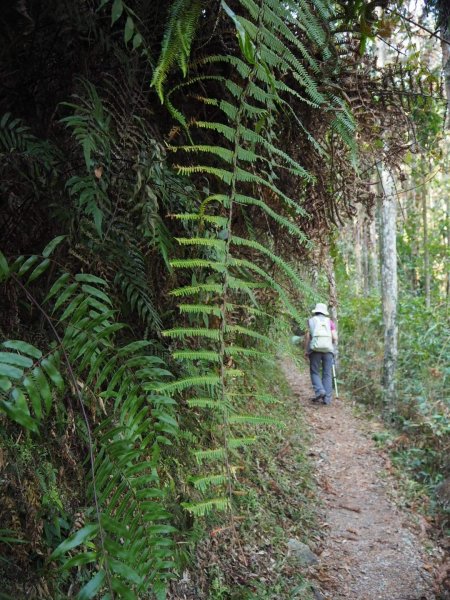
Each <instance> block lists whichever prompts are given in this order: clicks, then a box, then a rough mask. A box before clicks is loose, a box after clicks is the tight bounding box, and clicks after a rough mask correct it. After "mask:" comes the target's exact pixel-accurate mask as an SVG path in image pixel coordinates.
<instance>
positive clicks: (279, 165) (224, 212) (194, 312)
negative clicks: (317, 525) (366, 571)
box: [153, 0, 354, 516]
mask: <svg viewBox="0 0 450 600" xmlns="http://www.w3.org/2000/svg"><path fill="white" fill-rule="evenodd" d="M186 8H191V5H190V3H186V2H184V3H182V2H181V3H180V2H176V3H174V5H173V11H175V10H176V11H181V10H184V9H186ZM222 8H223V10H224V12H225V14H226V16H227V17H228V18H230V20H231V24H232V26H234V27H235V29H236V34H237V38H238V41H239V49H240V52H241V55H234V54H231V53H229V54H223V55H212V56H208V55H207V56H205V57H202V58H200V59H199V60H198V61H197V63H196V65H195V66H196V69H197V72H198V73H199V75H198V76H194V77H192V78H191V79H190V80H187V81H186V82H185V83H184V84H182V87H183V89H184V90H186V89H191V90H193V91H192V93H193V94H195V91H196V89H197V86H198V85H199V84H200V85H201V84H204V85H207V83H208V82H210V81H211V82H214V83H215V84H216V85H219V88H218V89H219V93H218V94H217V96H215V95H214V94H213V93H210V94H209V95H206V94H204V93H203V92H202V93H201V96H200V97H199V98H198V99H199V100H200V102H201V103H203V104H204V105H205V109H204V110H206V111H207V110H208V108H209V107H212V108H215V109H216V115H217V114H218V113H219V114H220V113H221V116H220V119H218V118H217V116H216V118H215V120H207V119H206V118H203V119H202V120H196V119H194V120H193V122H192V125H190V126H189V127H188V135H189V139H190V141H191V143H189V144H188V145H187V144H185V145H179V146H174V147H171V150H172V152H176V154H177V156H178V155H181V158H182V160H183V161H188V164H178V165H177V168H178V171H179V173H180V174H182V175H188V176H190V177H192V178H194V179H197V178H202V180H207V181H208V185H207V186H206V190H205V198H204V199H203V201H202V202H201V204H200V206H199V208H198V212H197V213H196V212H193V211H191V212H189V213H186V214H183V213H178V214H177V215H176V218H177V219H178V220H179V221H182V222H187V223H189V222H193V223H196V222H197V223H198V227H197V228H195V229H194V232H193V234H192V235H191V236H185V237H181V236H180V237H177V239H176V241H177V242H178V244H179V246H180V250H182V251H183V252H185V253H187V257H184V256H183V257H182V258H179V257H177V258H175V259H172V260H171V262H170V264H171V266H172V268H174V269H175V270H176V271H178V272H180V273H181V274H182V276H183V280H184V281H185V282H186V283H187V284H186V285H184V286H183V287H179V288H176V289H174V290H173V291H172V292H171V293H172V295H173V296H175V297H182V298H186V299H191V302H192V303H191V304H188V303H187V302H183V303H182V304H180V307H179V308H180V313H181V315H182V318H184V319H186V320H188V322H185V323H184V324H183V325H182V326H179V327H176V328H172V329H167V330H166V331H164V332H163V335H164V336H166V337H168V338H171V339H172V340H173V342H174V345H175V352H174V357H175V358H176V359H177V360H179V361H181V362H182V363H184V366H185V371H186V372H187V373H188V376H186V375H185V374H183V375H182V376H181V377H180V378H179V379H178V380H177V381H175V382H170V383H168V384H166V385H165V386H163V388H161V389H164V390H165V391H166V392H169V393H174V392H178V393H182V394H183V398H184V399H185V400H186V402H187V404H188V405H189V406H190V407H191V408H193V409H196V410H203V411H205V418H204V419H203V420H204V421H205V420H207V419H208V420H209V421H206V422H209V423H210V428H211V430H212V435H213V440H214V441H213V442H212V443H211V444H207V446H208V447H206V448H205V449H201V450H200V449H196V450H195V452H194V454H195V458H196V460H197V463H198V466H199V472H198V474H195V475H194V476H193V477H192V478H191V483H192V484H193V486H194V488H196V490H197V491H199V492H201V493H202V495H201V498H199V497H198V493H196V491H195V490H193V493H192V495H193V501H189V502H186V503H185V504H184V505H183V506H184V507H185V508H186V509H187V510H188V511H190V512H192V513H193V514H194V515H196V516H200V515H204V514H207V513H208V512H209V511H211V510H212V509H214V508H215V509H231V508H232V505H233V497H232V493H233V491H232V490H233V488H234V486H235V479H236V478H235V476H234V473H235V472H237V470H238V468H239V462H240V457H241V455H242V453H243V452H244V451H246V448H247V447H248V446H250V445H251V444H253V443H254V442H255V440H256V438H255V437H254V436H248V435H246V434H243V433H242V431H241V430H243V429H244V430H245V429H246V428H248V427H253V428H254V427H255V426H256V427H261V426H264V425H274V424H275V423H274V422H273V421H272V420H270V419H268V418H267V417H263V416H257V415H253V414H251V415H249V414H248V410H246V408H245V396H246V393H247V394H248V393H249V392H245V391H244V398H240V399H239V401H237V397H236V396H235V394H236V391H237V389H238V388H239V386H240V385H241V382H242V381H245V378H246V377H248V368H249V367H250V365H251V362H250V361H251V357H252V356H253V357H262V358H265V359H268V360H270V356H271V354H270V353H271V351H273V346H274V343H273V340H272V338H271V336H270V329H271V324H272V319H273V317H274V316H275V315H276V314H277V311H280V309H281V310H283V311H285V314H287V315H291V316H292V317H293V318H294V319H295V320H296V321H297V322H298V323H301V322H302V321H303V317H302V315H301V314H300V312H299V311H298V309H297V308H296V307H295V305H294V303H293V301H292V298H291V296H290V293H289V291H288V289H287V288H291V289H295V290H296V291H297V292H300V293H301V291H302V290H307V288H308V286H307V284H306V283H305V282H304V281H303V279H302V278H301V277H299V275H298V274H297V272H296V269H295V268H293V267H292V265H290V264H289V263H288V262H287V261H286V260H284V259H283V258H282V257H281V256H280V255H279V254H278V253H277V252H276V251H274V244H273V242H272V241H271V240H270V238H268V237H263V238H262V239H258V240H256V239H253V238H252V235H251V227H250V229H249V233H250V235H249V236H248V237H245V234H244V235H240V232H239V234H238V233H236V234H235V233H234V230H233V226H234V222H233V220H234V217H235V215H236V213H237V211H239V210H242V211H243V212H244V214H245V211H249V210H251V211H252V214H253V216H254V218H260V216H261V217H262V218H263V219H266V218H269V219H272V220H273V222H274V223H275V224H277V225H279V226H281V227H282V228H284V229H285V230H286V231H287V232H288V233H289V234H290V235H292V236H293V238H294V239H296V241H297V243H299V244H307V240H306V236H305V235H304V233H303V232H302V230H301V228H300V227H299V226H298V225H297V222H296V220H297V219H298V218H299V217H303V216H304V215H305V211H304V209H303V208H302V206H301V204H300V202H299V201H298V200H296V199H294V198H292V197H291V196H290V193H288V192H286V186H284V185H283V176H285V175H287V176H289V177H293V178H294V180H298V181H299V183H300V185H308V184H309V183H311V182H313V180H314V178H313V177H312V176H311V174H310V173H308V172H307V170H305V169H304V168H303V166H302V165H300V164H299V162H298V161H296V160H294V159H293V158H292V157H291V156H289V155H288V154H287V153H285V152H284V151H283V149H282V147H280V145H278V144H277V143H276V141H275V139H274V136H273V135H272V133H271V132H272V125H273V124H274V123H275V119H276V118H277V117H278V116H279V115H280V114H281V113H282V111H284V110H287V108H286V107H287V106H288V105H289V98H295V99H298V98H299V97H301V98H302V99H303V98H306V99H305V101H306V102H307V103H308V105H313V106H317V107H319V106H320V107H321V108H322V109H323V110H325V109H326V110H327V111H330V112H332V113H333V114H334V121H333V122H332V123H331V127H332V128H333V129H336V130H338V131H339V132H340V133H341V135H342V138H343V139H344V141H346V142H347V143H348V144H349V145H350V146H352V147H353V139H352V131H353V129H354V125H353V122H352V119H351V117H350V115H349V113H348V111H347V109H346V107H345V105H344V103H343V101H342V100H341V99H339V98H337V97H335V96H331V95H330V96H328V95H326V94H324V93H322V92H320V91H319V84H318V74H319V72H320V68H319V66H318V61H317V57H316V56H313V54H312V53H311V52H310V51H308V50H307V48H306V47H305V45H304V44H303V43H302V42H301V41H299V40H298V38H297V36H296V35H295V34H294V33H293V31H294V30H295V29H296V28H300V29H301V31H302V32H304V34H305V36H306V38H307V39H308V40H309V41H310V42H311V44H313V45H315V46H316V47H317V48H318V52H319V54H321V56H322V57H323V58H324V59H326V58H329V57H330V56H331V51H330V48H329V46H328V36H327V33H326V29H325V28H326V25H325V23H324V22H323V21H322V20H321V19H322V18H323V15H322V17H320V18H319V17H318V16H317V14H316V11H315V9H316V6H315V4H314V3H312V5H310V4H308V3H306V2H290V3H279V2H275V1H273V0H264V1H262V2H260V3H256V2H253V0H242V1H241V2H239V3H238V4H237V8H235V10H232V9H231V7H230V6H229V5H228V4H227V3H225V2H222ZM320 8H321V10H322V12H323V10H325V9H324V5H323V4H322V3H320ZM325 12H327V11H325ZM240 13H242V14H240ZM329 14H331V13H328V12H327V16H329ZM244 15H245V16H244ZM177 18H179V17H178V16H177V15H176V13H175V12H172V13H171V17H170V20H169V25H168V27H167V29H166V34H165V38H164V42H163V50H162V53H161V57H160V59H159V63H158V67H157V69H156V70H155V74H154V79H153V84H154V85H155V86H157V89H158V92H159V93H160V96H161V98H162V97H163V94H162V84H163V82H164V79H165V77H166V74H167V72H168V70H169V68H170V66H171V65H172V64H173V63H174V62H175V61H176V60H178V58H179V57H180V56H181V55H180V52H184V51H185V50H184V47H182V46H181V50H180V46H179V47H178V48H177V47H176V45H175V41H176V36H175V33H174V32H175V25H176V19H177ZM189 45H190V38H189V41H188V44H186V46H189ZM183 56H184V55H183ZM177 57H178V58H177ZM180 60H181V59H180ZM305 61H306V62H307V63H308V64H309V69H307V68H305V65H304V63H305ZM202 69H204V70H205V73H206V72H207V73H208V74H205V75H204V76H203V75H202ZM206 70H208V71H206ZM222 72H226V73H227V76H223V75H222ZM216 73H218V74H216ZM286 73H289V75H290V77H291V78H293V80H294V82H295V83H294V84H293V85H291V86H290V85H288V84H287V83H286V82H285V81H284V79H285V75H286ZM180 88H181V86H179V87H178V89H180ZM299 89H301V94H300V93H299V92H298V90H299ZM176 90H177V88H175V89H174V90H171V91H170V92H168V93H167V94H166V99H167V98H169V97H171V98H172V95H173V94H176ZM213 90H214V87H212V86H211V91H213ZM216 93H217V92H216ZM171 102H172V100H171ZM169 109H171V113H172V115H173V116H175V118H177V116H178V117H179V118H178V120H179V121H180V123H181V124H182V125H183V126H185V127H187V124H188V119H187V116H186V115H183V114H182V111H179V110H178V109H175V108H174V105H173V104H172V105H171V106H169ZM202 131H206V132H207V133H208V134H210V135H211V136H212V139H213V140H214V141H213V142H212V143H202V142H201V141H200V142H197V141H196V138H197V137H198V136H199V135H200V134H201V133H202ZM292 187H293V186H292V185H291V188H292ZM270 197H273V198H275V199H276V201H277V208H276V209H274V208H272V206H271V205H270V204H269V201H268V198H270ZM218 229H219V231H218ZM183 274H184V275H183ZM270 302H272V307H270V308H268V309H267V310H264V309H265V305H266V304H270ZM179 345H182V346H181V347H180V348H179V347H178V346H179ZM186 345H188V347H187V348H186ZM244 390H245V387H244ZM205 392H206V393H205ZM241 410H242V412H241ZM207 465H208V466H210V468H211V469H212V471H211V472H207V473H205V472H204V470H203V469H204V468H205V467H206V466H207Z"/></svg>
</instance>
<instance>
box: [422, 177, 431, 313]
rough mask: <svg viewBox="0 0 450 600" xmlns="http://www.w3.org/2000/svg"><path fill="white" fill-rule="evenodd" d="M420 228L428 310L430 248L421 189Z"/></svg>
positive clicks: (425, 207)
mask: <svg viewBox="0 0 450 600" xmlns="http://www.w3.org/2000/svg"><path fill="white" fill-rule="evenodd" d="M421 203H422V227H423V280H424V286H425V306H426V307H427V308H430V305H431V298H430V248H429V246H428V214H427V189H426V187H425V186H423V187H422V191H421Z"/></svg>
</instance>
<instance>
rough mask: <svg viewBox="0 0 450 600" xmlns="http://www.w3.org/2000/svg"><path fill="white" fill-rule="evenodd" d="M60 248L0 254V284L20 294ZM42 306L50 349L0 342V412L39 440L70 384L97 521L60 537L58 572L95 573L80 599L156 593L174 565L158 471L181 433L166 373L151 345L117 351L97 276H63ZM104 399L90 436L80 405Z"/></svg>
mask: <svg viewBox="0 0 450 600" xmlns="http://www.w3.org/2000/svg"><path fill="white" fill-rule="evenodd" d="M61 241H62V238H57V239H56V240H53V241H52V242H51V243H50V244H49V245H48V246H47V247H46V249H45V250H44V253H43V255H42V256H40V257H39V256H32V257H28V258H27V259H25V258H24V257H19V258H18V259H16V260H15V261H14V262H13V263H11V264H10V263H9V262H8V260H7V259H6V258H5V257H4V256H3V255H2V254H0V276H1V278H2V279H3V280H5V279H8V278H9V279H10V280H11V281H12V283H13V284H14V283H15V284H16V285H19V286H20V287H21V288H22V289H23V290H25V291H26V289H27V288H26V285H27V284H26V283H22V280H24V281H26V280H28V281H31V280H33V279H35V278H37V277H38V276H39V275H41V274H42V273H43V272H44V271H45V269H46V268H47V266H48V262H49V256H50V255H51V253H52V252H53V250H54V248H56V246H57V244H58V242H61ZM29 298H30V299H31V301H32V302H33V298H32V296H30V295H29ZM35 304H36V306H37V307H40V305H39V304H37V303H35ZM45 306H48V309H43V308H40V310H42V311H43V313H42V314H43V316H44V318H45V319H47V321H48V322H49V323H52V325H51V327H52V330H53V333H54V335H55V338H56V340H55V345H56V349H54V348H51V349H50V351H46V352H43V351H42V350H40V349H38V348H36V347H35V346H33V345H31V344H28V343H25V342H23V341H17V340H8V341H6V342H3V344H2V351H1V352H0V410H2V411H3V412H4V413H5V414H6V415H7V416H9V417H10V418H11V419H12V420H14V421H15V422H17V423H18V424H19V425H21V426H23V427H25V428H26V429H28V430H29V431H30V432H32V433H35V434H39V429H40V424H41V422H42V421H43V420H44V419H45V417H46V416H47V415H48V414H49V412H50V411H51V409H52V404H53V402H54V399H55V397H56V398H57V397H58V396H60V395H61V393H62V391H63V390H64V388H65V387H66V386H67V387H68V386H70V387H71V388H72V390H73V392H74V393H75V395H76V396H77V398H78V401H79V403H80V404H81V409H82V413H83V414H84V415H85V423H86V428H87V431H88V434H89V441H90V455H91V461H90V462H91V478H90V483H89V487H88V497H89V500H90V501H91V502H92V503H93V506H94V511H93V512H94V519H93V521H92V522H91V523H88V524H87V525H85V526H84V527H83V528H82V529H81V530H79V531H77V532H75V533H74V534H73V535H71V536H70V537H69V538H67V539H66V540H64V541H63V542H62V543H61V544H60V545H59V546H58V547H57V548H56V549H55V550H54V552H53V554H52V558H53V559H54V560H58V561H60V562H61V567H62V568H63V569H71V568H74V567H77V566H78V565H85V568H88V569H90V570H91V575H92V579H91V580H90V581H89V582H88V583H87V584H86V585H85V586H84V587H83V588H82V589H81V590H79V592H78V596H77V597H78V598H93V597H96V596H97V594H100V593H104V592H105V591H106V590H108V591H109V594H113V593H114V592H116V593H118V594H119V596H123V597H126V598H136V599H137V598H140V597H142V595H143V594H146V593H148V592H149V591H153V592H154V593H157V594H158V595H159V596H161V594H162V591H163V589H164V587H165V585H166V582H167V580H168V578H170V577H171V571H172V568H173V566H174V563H173V561H172V555H173V547H172V541H171V534H172V533H173V532H174V531H175V530H174V528H173V527H172V526H171V525H170V523H169V517H170V515H169V514H168V512H167V511H166V510H165V508H164V498H165V490H164V487H163V486H162V484H161V481H160V479H159V476H158V472H157V467H158V457H159V455H160V447H161V446H162V445H170V444H171V443H172V439H173V438H174V436H176V435H177V430H178V424H177V421H176V419H175V418H174V416H173V411H172V405H173V404H174V401H173V400H172V398H171V397H170V396H168V395H166V394H165V393H164V392H163V388H164V385H166V386H167V384H164V383H163V382H164V380H165V379H167V378H169V377H171V373H170V372H169V371H167V369H166V368H165V365H164V363H163V361H162V360H161V359H160V358H158V357H155V356H153V355H151V354H148V352H147V351H148V348H149V345H150V343H149V342H146V341H134V342H132V343H129V344H127V345H124V346H121V345H119V344H117V342H116V337H117V333H118V332H120V331H121V330H123V329H124V325H123V324H121V323H117V322H116V321H115V311H114V310H113V309H112V301H111V298H110V296H109V295H108V286H107V283H106V282H105V281H104V280H103V279H101V278H99V277H96V276H93V275H89V274H84V273H80V274H78V275H75V277H72V276H71V275H69V274H68V273H64V274H62V275H61V276H60V277H59V278H58V279H57V280H56V281H55V282H54V283H53V285H52V287H51V289H50V291H49V293H48V294H47V297H46V300H45ZM46 310H48V311H49V312H46ZM50 311H51V314H52V316H51V317H50ZM100 402H101V406H102V407H103V410H105V412H107V414H108V415H109V416H108V417H107V418H106V419H104V420H103V421H102V422H101V423H100V425H99V426H98V427H97V429H96V430H95V431H91V428H90V424H89V420H88V418H87V413H86V406H87V405H91V406H92V405H95V404H97V403H100ZM89 565H90V567H89ZM102 590H103V592H102Z"/></svg>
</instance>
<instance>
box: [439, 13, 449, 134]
mask: <svg viewBox="0 0 450 600" xmlns="http://www.w3.org/2000/svg"><path fill="white" fill-rule="evenodd" d="M441 11H442V12H441V15H440V20H441V21H442V26H441V38H442V39H441V49H442V70H443V72H444V86H445V95H446V97H447V113H446V119H445V127H446V129H450V45H449V44H450V23H449V20H450V9H449V8H445V7H444V6H443V8H442V9H441Z"/></svg>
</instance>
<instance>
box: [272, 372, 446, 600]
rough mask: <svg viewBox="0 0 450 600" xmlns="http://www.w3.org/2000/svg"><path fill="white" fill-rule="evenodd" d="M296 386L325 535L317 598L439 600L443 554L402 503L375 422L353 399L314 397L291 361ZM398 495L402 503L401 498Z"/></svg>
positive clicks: (320, 549)
mask: <svg viewBox="0 0 450 600" xmlns="http://www.w3.org/2000/svg"><path fill="white" fill-rule="evenodd" d="M283 370H284V372H285V374H286V377H287V379H288V381H289V384H290V386H291V388H292V390H293V392H294V394H295V396H296V397H297V398H298V401H299V403H300V404H301V406H302V409H303V410H304V411H305V413H306V417H305V418H306V420H307V422H309V424H310V427H311V430H312V440H313V441H312V445H311V448H310V455H311V457H312V459H313V461H314V463H315V467H316V479H317V483H318V486H319V499H320V501H321V503H322V506H321V507H320V509H319V510H320V511H321V518H322V523H321V527H322V533H323V536H322V539H321V542H320V543H319V545H318V547H317V548H316V549H315V551H316V553H317V554H318V555H319V559H320V562H319V566H318V567H315V568H314V569H313V570H312V572H311V576H312V577H313V578H315V579H316V581H317V593H316V595H317V597H318V598H320V597H322V598H326V599H333V600H338V599H341V598H345V599H347V600H432V599H437V598H441V596H440V595H439V593H438V591H437V589H436V587H435V584H434V581H435V577H434V575H435V572H436V571H437V570H438V569H439V565H440V564H441V563H442V559H443V556H442V552H441V551H439V549H438V548H437V547H436V546H435V545H434V544H433V542H432V541H431V540H430V539H429V537H428V523H427V521H426V520H425V519H424V518H423V517H422V516H421V515H419V514H415V513H414V512H413V511H411V510H408V509H406V508H405V507H401V506H400V503H399V502H398V498H399V495H398V494H397V493H396V489H395V488H396V481H395V478H394V477H393V476H392V475H391V474H390V473H389V467H390V463H389V458H388V456H387V455H386V454H384V453H383V452H382V450H380V449H379V448H377V447H376V445H375V443H374V441H373V440H372V433H373V431H372V430H371V428H372V427H373V425H371V424H370V422H368V421H366V420H365V419H360V418H358V417H356V416H355V415H354V410H353V407H352V405H351V403H350V402H348V401H346V400H342V399H334V400H333V402H332V404H331V405H330V406H326V405H318V404H315V403H313V402H311V400H310V398H311V396H312V391H311V385H310V382H309V377H308V376H307V375H306V374H304V373H300V372H299V371H298V369H297V368H296V367H295V365H294V364H293V363H291V362H289V361H287V362H285V363H284V365H283ZM396 496H397V501H396Z"/></svg>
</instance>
